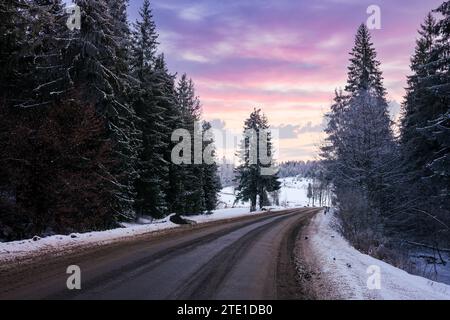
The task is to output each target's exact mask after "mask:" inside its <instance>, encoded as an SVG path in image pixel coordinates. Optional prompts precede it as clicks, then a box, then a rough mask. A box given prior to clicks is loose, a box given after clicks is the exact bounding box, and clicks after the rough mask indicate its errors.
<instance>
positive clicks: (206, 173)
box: [202, 122, 222, 213]
mask: <svg viewBox="0 0 450 320" xmlns="http://www.w3.org/2000/svg"><path fill="white" fill-rule="evenodd" d="M211 128H212V127H211V124H210V123H209V122H203V125H202V137H203V153H204V154H205V153H206V154H207V155H208V157H209V159H204V160H203V161H204V162H203V165H202V167H203V168H202V169H203V172H202V173H203V194H204V196H205V200H204V204H205V210H206V211H207V212H208V213H210V212H211V211H212V210H214V209H216V207H217V202H218V201H219V199H218V194H219V192H220V190H221V189H222V184H221V182H220V178H219V175H218V171H219V167H218V165H217V163H216V160H217V159H216V149H215V146H214V136H213V134H212V131H211ZM207 160H208V161H207Z"/></svg>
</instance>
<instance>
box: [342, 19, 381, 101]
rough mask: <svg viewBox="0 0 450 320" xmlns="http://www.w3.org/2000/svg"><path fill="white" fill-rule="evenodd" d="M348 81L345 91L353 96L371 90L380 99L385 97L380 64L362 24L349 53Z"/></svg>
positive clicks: (366, 30)
mask: <svg viewBox="0 0 450 320" xmlns="http://www.w3.org/2000/svg"><path fill="white" fill-rule="evenodd" d="M350 55H351V59H350V66H349V67H348V70H349V72H348V80H347V86H346V88H345V90H346V91H347V92H349V93H351V94H355V93H357V92H358V91H360V90H372V91H373V93H375V94H376V95H378V96H380V97H384V96H385V95H386V89H385V88H384V86H383V77H382V73H381V71H380V62H379V61H378V60H377V59H376V57H377V53H376V51H375V49H374V47H373V43H372V41H371V35H370V32H369V29H368V28H367V26H366V25H365V24H362V25H361V26H360V27H359V29H358V32H357V33H356V39H355V46H354V47H353V50H352V52H351V53H350Z"/></svg>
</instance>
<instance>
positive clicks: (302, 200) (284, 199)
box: [220, 177, 311, 208]
mask: <svg viewBox="0 0 450 320" xmlns="http://www.w3.org/2000/svg"><path fill="white" fill-rule="evenodd" d="M279 181H280V182H281V189H280V205H281V206H283V207H288V208H293V207H306V206H307V205H308V204H309V201H308V198H307V191H308V183H310V182H311V180H309V179H306V178H301V177H288V178H280V179H279ZM235 199H236V196H235V190H234V187H226V188H224V189H222V191H221V193H220V204H221V206H222V207H225V208H231V207H233V206H234V207H246V208H248V207H250V205H249V203H246V202H239V203H237V204H234V201H235Z"/></svg>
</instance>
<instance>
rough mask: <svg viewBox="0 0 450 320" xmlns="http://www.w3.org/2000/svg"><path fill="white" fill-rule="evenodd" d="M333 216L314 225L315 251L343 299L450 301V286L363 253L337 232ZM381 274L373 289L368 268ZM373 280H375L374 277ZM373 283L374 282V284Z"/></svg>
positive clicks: (312, 244) (319, 217)
mask: <svg viewBox="0 0 450 320" xmlns="http://www.w3.org/2000/svg"><path fill="white" fill-rule="evenodd" d="M335 225H336V218H335V217H334V216H333V214H332V213H328V214H326V215H325V214H324V213H323V212H322V213H320V214H318V215H317V216H316V217H315V218H314V219H313V221H312V223H311V235H310V237H311V240H310V241H311V242H310V248H311V252H313V253H315V254H316V257H315V258H316V259H317V260H316V262H317V265H318V266H319V269H320V271H321V273H322V275H324V276H325V277H326V278H328V280H329V282H330V283H329V284H330V285H331V286H333V290H334V291H335V292H336V293H337V294H338V296H339V298H342V299H358V300H360V299H377V300H449V299H450V286H449V285H446V284H443V283H439V282H434V281H431V280H428V279H426V278H422V277H419V276H414V275H411V274H409V273H407V272H405V271H403V270H401V269H398V268H395V267H393V266H392V265H390V264H387V263H385V262H383V261H380V260H377V259H375V258H373V257H370V256H368V255H365V254H362V253H360V252H359V251H357V250H356V249H355V248H353V247H352V246H351V245H350V244H349V243H348V242H347V241H346V240H345V239H344V238H343V237H342V236H341V235H340V234H339V233H338V232H337V231H336V230H335V229H334V227H333V226H335ZM371 266H376V267H375V268H379V271H380V276H381V277H380V279H381V282H380V284H381V286H380V289H379V290H378V289H373V290H369V288H368V285H367V282H368V279H369V277H371V275H373V271H372V272H370V273H368V268H369V267H371ZM372 279H373V278H372ZM371 283H372V284H373V282H371Z"/></svg>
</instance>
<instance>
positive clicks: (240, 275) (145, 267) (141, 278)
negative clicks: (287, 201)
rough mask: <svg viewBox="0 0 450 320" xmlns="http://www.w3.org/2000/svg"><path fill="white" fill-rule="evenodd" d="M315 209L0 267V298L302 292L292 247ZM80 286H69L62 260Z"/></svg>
mask: <svg viewBox="0 0 450 320" xmlns="http://www.w3.org/2000/svg"><path fill="white" fill-rule="evenodd" d="M317 211H318V210H317V209H292V210H287V211H284V212H280V213H272V214H266V215H263V216H254V217H251V218H246V219H238V220H234V221H227V222H218V223H214V224H209V225H207V226H199V227H195V228H191V229H185V230H182V231H174V232H168V233H167V234H164V235H161V236H156V237H154V236H152V237H150V238H148V239H147V238H140V239H136V241H131V242H127V243H124V244H115V245H111V246H104V247H101V248H97V249H95V250H86V252H83V250H81V251H80V252H76V253H71V254H68V255H67V256H58V257H54V256H49V257H48V259H41V260H40V261H39V262H38V263H34V264H33V263H31V264H27V265H24V266H19V267H17V268H14V269H13V270H9V271H6V272H2V273H0V299H189V300H198V299H225V300H228V299H239V300H254V299H303V298H308V297H305V296H304V295H303V293H302V288H301V287H300V286H299V284H298V282H297V280H296V271H295V265H294V261H293V248H294V245H295V241H296V239H297V237H298V235H299V234H300V233H301V230H302V227H303V226H304V225H306V223H307V222H308V221H309V219H310V218H311V217H312V216H313V215H314V214H316V213H317ZM72 264H75V265H78V266H80V268H81V275H82V278H81V279H82V281H81V286H82V288H81V290H72V291H71V290H68V289H67V287H66V280H67V277H68V276H69V275H67V274H66V268H67V266H68V265H72Z"/></svg>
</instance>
